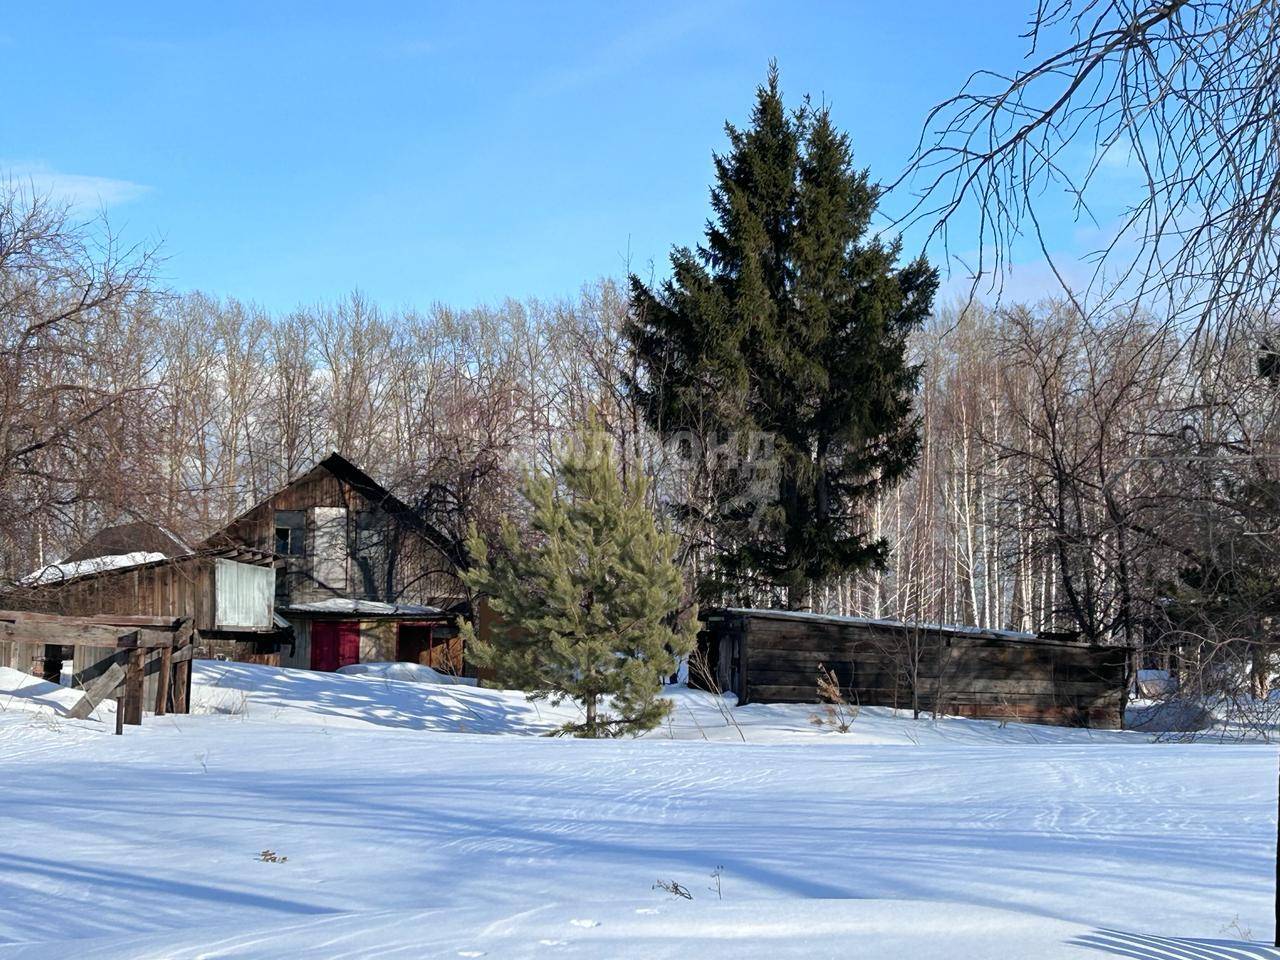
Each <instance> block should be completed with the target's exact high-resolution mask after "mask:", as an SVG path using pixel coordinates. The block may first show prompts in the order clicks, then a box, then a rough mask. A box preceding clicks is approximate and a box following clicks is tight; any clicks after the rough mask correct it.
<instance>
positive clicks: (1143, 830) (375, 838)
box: [0, 663, 1280, 960]
mask: <svg viewBox="0 0 1280 960" xmlns="http://www.w3.org/2000/svg"><path fill="white" fill-rule="evenodd" d="M197 680H198V681H199V684H200V686H199V688H198V690H197V697H196V702H197V705H198V706H200V707H201V708H202V709H206V710H214V711H216V710H222V711H224V712H223V713H216V712H215V713H208V714H205V715H193V716H189V717H166V718H151V717H148V718H147V720H146V721H145V723H144V725H143V726H142V727H141V728H128V729H127V730H126V734H125V736H124V737H119V738H117V737H114V736H112V735H111V733H110V731H111V730H112V728H113V723H112V719H113V718H112V715H111V714H110V712H109V710H107V711H103V713H102V719H101V720H97V721H85V722H78V721H69V720H65V719H57V718H54V717H51V716H44V715H37V714H33V713H28V712H24V711H23V710H21V709H19V708H17V707H15V706H13V705H12V704H11V705H10V706H9V707H8V708H7V709H5V710H3V711H0V818H2V819H0V838H3V842H0V960H17V958H19V957H21V958H29V957H65V956H75V957H83V958H95V957H97V958H102V960H121V958H125V957H140V956H146V957H157V958H158V957H191V958H195V957H223V956H226V957H277V956H313V957H399V956H404V957H423V956H442V957H443V956H470V955H476V956H490V957H515V956H539V957H541V956H557V957H559V956H565V957H570V956H571V957H614V956H616V957H621V958H626V960H631V958H642V957H643V958H649V957H667V956H670V957H681V958H684V957H701V956H706V957H719V956H725V957H730V956H732V957H735V958H740V957H744V956H745V957H755V956H760V957H768V958H770V960H777V958H781V957H791V956H796V957H801V956H804V957H810V956H841V957H844V956H869V957H880V956H884V957H890V956H893V957H903V956H906V957H910V958H911V960H928V958H931V957H934V956H937V957H944V956H945V957H948V958H956V957H962V958H963V957H980V956H990V957H993V958H996V957H1018V956H1028V957H1032V956H1034V957H1047V958H1056V957H1063V958H1068V957H1087V956H1092V957H1106V956H1112V957H1115V956H1121V957H1130V958H1137V960H1262V958H1270V957H1277V956H1280V954H1277V953H1275V952H1273V951H1271V950H1269V949H1267V948H1264V947H1262V946H1260V945H1258V944H1256V943H1246V942H1244V941H1243V940H1242V939H1241V937H1242V931H1252V934H1253V936H1254V938H1255V939H1256V938H1262V937H1268V936H1270V932H1271V931H1270V911H1271V902H1270V895H1271V892H1270V880H1271V871H1272V869H1273V862H1272V856H1273V850H1274V846H1273V845H1274V837H1275V822H1274V808H1275V793H1274V791H1275V779H1274V778H1275V751H1274V748H1269V747H1265V746H1258V745H1244V744H1241V745H1231V744H1198V745H1197V744H1190V745H1188V744H1152V743H1149V742H1148V741H1147V738H1145V737H1143V736H1139V735H1133V734H1124V733H1097V732H1095V733H1090V732H1089V731H1070V730H1054V729H1049V728H1033V727H1016V726H1015V725H1009V726H1008V727H1007V728H1000V727H999V726H998V725H997V724H987V723H981V722H974V721H956V720H951V721H940V722H938V723H933V722H930V721H912V720H910V719H908V718H905V717H899V716H894V715H893V714H892V713H891V712H890V711H887V710H881V711H876V710H864V711H863V713H862V715H861V716H860V717H859V719H858V721H857V723H856V724H855V728H854V731H853V732H852V733H850V734H848V735H840V734H833V733H826V732H821V731H816V730H814V729H813V728H812V727H811V726H810V725H809V724H808V722H807V718H808V710H807V709H806V708H803V707H785V708H779V707H760V708H757V707H744V708H741V709H740V710H737V711H736V712H735V716H736V717H737V718H738V722H739V724H740V725H741V729H742V731H743V733H744V734H745V736H746V738H747V740H748V742H746V743H743V742H741V736H740V734H739V732H738V730H737V729H736V728H734V727H733V726H732V725H731V724H729V723H728V722H726V721H725V720H724V719H723V718H722V717H721V716H720V713H719V711H718V710H717V709H716V708H715V707H714V706H713V705H712V703H711V701H710V699H709V698H707V697H706V696H705V695H702V694H697V693H694V692H690V691H681V692H678V693H677V694H676V698H677V702H678V709H677V711H676V717H675V718H674V719H673V722H672V724H671V725H669V726H668V727H666V728H664V729H663V730H659V731H655V732H654V733H653V734H651V735H650V736H648V737H646V738H643V739H639V740H623V741H606V742H588V741H577V740H564V739H548V738H543V737H530V736H527V734H528V733H530V732H545V731H547V730H549V729H551V728H553V727H555V726H556V725H557V724H559V723H561V722H563V720H564V719H565V718H567V717H569V716H571V715H572V711H571V709H570V708H569V707H567V706H562V707H560V708H554V707H550V706H549V705H547V704H545V703H543V704H537V705H530V704H527V703H526V702H525V701H524V700H523V698H522V697H520V696H519V695H516V694H511V693H507V692H504V691H487V690H476V689H474V688H460V687H453V686H449V687H442V686H433V685H429V684H413V683H404V682H398V681H387V680H382V679H375V680H371V679H365V678H359V677H337V676H333V675H316V674H300V673H299V672H297V671H285V670H273V669H270V668H261V667H246V666H243V665H238V664H206V663H201V664H198V667H197ZM226 711H231V712H226ZM460 722H461V723H462V724H463V726H464V728H466V729H469V730H473V731H484V733H485V734H488V735H481V733H480V732H473V733H457V732H455V731H456V730H457V728H458V724H459V723H460ZM522 734H526V735H522ZM704 738H705V739H704ZM263 850H272V851H275V852H276V853H277V854H278V855H279V856H282V857H287V858H288V859H287V860H286V861H284V862H279V863H270V862H261V861H260V860H258V859H256V858H257V856H258V855H259V853H260V852H261V851H263ZM718 867H719V868H721V869H722V878H721V880H722V885H723V900H720V899H718V898H717V895H716V893H715V892H714V889H713V886H714V881H713V879H712V877H711V874H712V871H713V870H715V869H716V868H718ZM659 880H663V881H675V882H677V883H680V884H682V885H683V886H684V887H686V888H687V889H688V890H689V891H690V892H691V893H692V895H693V897H694V899H693V900H692V901H685V900H681V899H673V898H672V897H671V896H670V895H668V894H667V893H664V892H663V891H661V890H659V889H655V888H654V885H655V883H656V882H657V881H659ZM1178 938H1199V939H1198V940H1188V939H1178ZM71 941H75V942H74V943H72V942H71ZM477 951H478V952H477Z"/></svg>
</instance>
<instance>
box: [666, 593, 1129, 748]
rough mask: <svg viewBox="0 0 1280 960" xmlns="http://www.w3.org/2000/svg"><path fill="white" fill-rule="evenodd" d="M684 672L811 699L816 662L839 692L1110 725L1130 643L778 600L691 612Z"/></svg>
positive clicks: (1120, 708)
mask: <svg viewBox="0 0 1280 960" xmlns="http://www.w3.org/2000/svg"><path fill="white" fill-rule="evenodd" d="M701 619H702V620H703V629H702V631H701V632H700V633H699V635H698V647H699V653H698V656H697V657H696V658H695V664H694V668H693V669H692V670H691V671H690V680H691V682H692V683H694V684H695V685H698V686H703V687H713V688H718V689H719V690H723V691H731V692H733V693H734V694H736V695H737V696H738V699H739V703H816V702H817V701H818V689H817V681H818V673H819V669H820V667H826V668H827V669H829V670H831V671H832V673H833V674H834V675H835V677H836V679H837V681H838V682H839V683H840V685H841V687H842V688H843V689H844V690H845V691H847V696H848V699H849V700H850V702H857V703H859V704H862V705H866V706H891V707H899V708H911V707H912V706H913V705H914V706H917V707H918V708H919V709H922V710H934V709H936V710H937V711H938V712H939V713H946V714H954V715H957V716H965V717H978V718H987V719H1012V720H1023V721H1030V722H1037V723H1050V724H1056V725H1060V726H1087V727H1099V728H1106V729H1118V728H1119V727H1121V726H1122V725H1123V719H1124V706H1125V698H1126V695H1127V690H1128V686H1129V679H1130V677H1129V670H1130V662H1131V653H1132V651H1131V650H1130V649H1129V648H1127V647H1122V646H1099V645H1092V644H1086V643H1080V642H1078V641H1075V640H1072V639H1068V638H1064V637H1061V636H1040V635H1036V634H1028V633H1016V632H1012V631H1005V630H986V629H979V628H976V627H955V626H941V625H936V624H913V623H904V622H902V621H897V620H876V619H869V618H863V617H839V616H826V615H821V614H812V613H801V612H793V611H786V610H747V609H713V610H708V611H705V612H704V613H703V614H702V615H701Z"/></svg>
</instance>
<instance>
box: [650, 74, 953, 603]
mask: <svg viewBox="0 0 1280 960" xmlns="http://www.w3.org/2000/svg"><path fill="white" fill-rule="evenodd" d="M726 131H727V133H728V139H729V150H728V152H727V153H725V154H723V155H720V154H717V155H715V156H714V160H715V171H716V181H715V184H714V186H713V187H712V190H711V207H712V213H713V217H712V219H711V220H710V221H709V222H708V224H707V228H706V239H705V241H704V243H703V244H701V245H699V247H698V248H697V250H696V251H694V250H690V249H688V248H684V247H681V248H676V249H675V250H673V252H672V254H671V266H672V276H671V278H670V279H669V280H667V281H666V282H665V283H663V284H661V286H659V287H658V288H657V289H652V288H650V287H649V286H648V285H646V284H645V283H643V282H641V281H640V280H639V279H638V278H636V277H634V276H633V277H631V302H632V319H631V322H630V324H629V328H628V335H629V339H630V341H631V345H632V348H633V350H634V352H635V358H636V360H637V364H636V368H637V370H638V371H639V373H638V376H636V377H635V378H634V380H633V381H632V383H631V387H632V390H633V392H634V394H635V396H636V398H637V400H638V402H639V403H640V405H641V407H642V409H643V410H644V412H645V415H646V418H647V420H648V422H649V424H650V425H651V426H652V427H653V428H654V429H656V430H657V431H658V432H659V433H660V434H662V435H664V436H672V435H675V434H677V433H680V432H683V431H685V430H690V429H696V430H699V431H702V433H703V434H704V435H705V434H706V432H707V431H708V428H709V429H710V430H711V431H712V432H713V433H714V434H715V435H716V439H717V440H718V441H719V442H721V443H724V442H725V441H726V438H732V439H733V443H735V444H737V449H738V450H739V451H740V452H741V453H744V454H746V453H748V452H749V451H750V450H751V449H752V448H753V447H754V446H755V445H756V441H753V440H751V439H750V438H751V437H752V436H756V437H759V436H762V435H763V436H766V437H768V438H769V442H770V443H771V445H772V449H773V452H774V455H775V457H776V467H777V469H776V472H775V473H774V474H773V476H774V478H775V480H774V481H773V482H771V494H772V497H771V502H769V503H765V504H758V503H747V502H744V501H743V498H742V496H741V495H740V489H738V490H731V489H728V485H726V486H725V487H722V488H721V491H720V503H719V504H718V505H717V508H716V509H715V510H714V511H713V516H712V517H711V520H710V522H711V523H712V525H714V527H715V531H716V538H715V539H716V542H717V544H718V549H719V557H718V558H717V560H718V562H717V564H716V566H717V567H718V571H717V574H716V575H715V576H712V577H709V578H707V580H706V581H705V582H704V584H703V585H702V593H703V596H704V598H710V597H719V598H721V599H723V598H725V597H726V596H734V595H740V592H739V590H737V589H735V588H746V587H748V586H750V585H758V584H761V583H764V584H768V585H770V586H771V587H772V588H775V589H778V590H780V591H782V592H783V593H784V594H785V597H786V600H787V602H788V604H789V605H790V606H792V607H800V606H803V605H804V603H805V600H806V598H807V596H808V593H809V587H810V586H811V585H812V584H814V583H818V582H821V581H824V580H827V579H829V578H831V577H834V576H836V575H839V574H842V573H847V572H851V571H855V570H859V569H864V568H867V567H873V566H878V565H881V564H883V562H884V557H885V552H886V548H885V544H884V542H883V541H882V540H880V539H877V538H875V537H874V536H872V534H871V532H870V530H869V525H868V523H867V521H866V518H865V516H864V512H865V511H864V509H863V508H864V507H865V505H866V503H867V502H868V501H869V500H871V499H873V498H874V497H876V496H877V495H878V494H879V493H880V492H881V491H882V490H884V489H886V488H888V487H890V486H891V485H892V484H894V483H896V482H897V481H898V480H900V479H901V478H902V477H903V476H904V475H905V474H906V473H907V472H908V471H909V470H910V469H911V467H912V466H913V465H914V463H915V460H916V457H917V453H918V448H919V430H918V423H917V419H916V417H915V416H914V414H913V411H912V398H913V395H914V393H915V390H916V386H917V383H918V379H919V369H918V368H917V367H916V366H913V365H912V364H911V363H910V362H909V360H908V356H907V337H908V334H909V333H910V332H911V331H912V330H913V329H914V328H915V327H917V326H918V325H919V324H920V323H921V322H922V321H923V320H924V319H925V318H926V317H927V316H928V314H929V312H930V310H931V309H932V305H933V297H934V293H935V291H936V289H937V284H938V279H937V272H936V271H935V270H934V269H933V268H931V267H930V266H929V264H928V263H927V262H926V261H924V260H923V259H918V260H915V261H913V262H911V263H909V264H907V265H906V266H904V267H898V266H897V261H898V258H899V255H900V252H901V241H900V240H894V241H892V242H889V243H885V242H884V241H882V240H881V239H880V238H878V237H876V236H873V235H869V234H868V229H869V225H870V221H871V217H872V215H873V213H874V212H875V209H876V204H877V201H878V198H879V195H880V191H879V188H878V187H877V186H876V185H874V184H872V183H870V182H869V180H868V176H867V172H866V171H865V170H863V171H858V170H855V169H854V167H853V154H852V150H851V148H850V145H849V139H848V137H847V136H846V135H845V134H844V133H841V132H840V131H838V130H836V128H835V127H834V126H833V125H832V122H831V115H830V110H829V108H827V107H825V106H824V107H813V106H811V105H810V104H809V103H808V102H807V101H806V102H805V104H804V105H803V106H802V107H801V108H800V109H799V110H796V111H790V112H789V111H788V110H787V109H786V108H785V106H784V104H783V101H782V95H781V93H780V91H779V88H778V71H777V66H776V64H770V68H769V75H768V80H767V81H766V83H765V84H764V85H763V86H761V87H760V88H759V89H758V91H757V94H756V104H755V109H754V111H753V112H752V116H751V125H750V127H749V128H748V129H746V130H739V129H738V128H737V127H735V126H733V125H732V124H726ZM727 476H730V477H734V476H735V475H734V474H733V472H732V471H730V472H729V474H727ZM740 480H741V475H740V474H738V475H736V480H734V481H732V482H738V481H740Z"/></svg>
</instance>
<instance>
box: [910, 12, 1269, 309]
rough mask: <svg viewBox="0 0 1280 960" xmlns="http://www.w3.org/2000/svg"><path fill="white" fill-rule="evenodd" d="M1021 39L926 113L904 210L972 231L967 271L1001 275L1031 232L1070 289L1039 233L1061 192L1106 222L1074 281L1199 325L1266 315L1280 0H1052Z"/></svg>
mask: <svg viewBox="0 0 1280 960" xmlns="http://www.w3.org/2000/svg"><path fill="white" fill-rule="evenodd" d="M1025 37H1026V39H1027V41H1028V45H1029V49H1028V52H1027V55H1026V58H1025V64H1024V66H1023V67H1022V68H1021V69H1019V70H1017V71H1016V72H1014V73H1012V74H1006V73H999V72H994V71H990V70H981V71H978V72H976V73H974V74H973V75H972V76H971V77H970V79H969V81H968V82H967V83H966V84H965V86H964V88H963V89H962V90H961V91H960V93H958V94H957V95H956V96H954V97H951V98H950V99H948V100H946V101H944V102H943V103H941V104H939V105H938V106H937V107H936V108H935V109H934V110H933V111H932V112H931V113H930V115H929V117H928V120H927V122H926V124H925V129H924V131H923V133H922V136H921V139H920V144H919V148H918V150H917V152H916V155H915V156H914V157H913V159H912V162H911V163H910V165H909V167H908V169H907V170H906V172H905V173H904V174H903V176H902V178H901V179H900V180H899V181H898V182H897V184H895V187H896V189H897V190H898V191H900V192H901V193H907V194H910V197H911V199H910V200H909V201H908V202H907V204H906V212H905V213H904V214H903V216H902V218H901V220H900V221H899V225H904V224H907V223H917V222H923V223H925V224H926V225H927V226H928V228H929V230H930V231H931V232H930V234H929V236H930V239H931V240H932V239H935V238H937V239H940V240H941V242H942V244H943V245H944V247H946V248H948V250H949V248H950V246H951V244H952V242H953V241H957V242H958V245H959V246H960V247H961V248H962V249H965V250H968V249H970V248H972V247H975V246H976V247H977V248H978V253H977V254H976V258H977V259H976V261H975V262H973V263H970V264H968V265H967V267H968V269H971V270H972V271H973V278H974V283H975V285H977V284H980V283H984V282H990V283H993V284H995V285H996V286H997V287H998V285H999V283H1000V278H1001V277H1002V276H1003V272H1004V270H1005V268H1007V267H1008V266H1009V257H1010V254H1011V251H1012V250H1013V247H1014V244H1015V242H1016V241H1017V240H1018V239H1019V238H1020V237H1023V236H1030V237H1033V238H1034V239H1035V241H1036V242H1037V243H1038V245H1039V247H1040V249H1041V252H1042V253H1043V254H1044V256H1045V257H1046V258H1048V259H1049V260H1050V262H1051V263H1052V264H1053V266H1054V269H1055V272H1058V276H1059V279H1060V280H1062V281H1063V283H1064V286H1070V284H1069V283H1068V282H1067V278H1065V277H1064V276H1063V273H1062V272H1060V271H1061V270H1062V264H1061V263H1060V262H1058V261H1057V260H1055V258H1054V256H1053V251H1052V250H1051V249H1050V246H1049V242H1048V240H1047V236H1048V235H1049V233H1050V230H1051V228H1052V227H1053V224H1051V223H1050V222H1049V221H1048V220H1047V219H1046V216H1047V214H1048V211H1049V207H1048V206H1047V205H1046V204H1047V202H1049V201H1052V200H1053V198H1054V197H1055V196H1061V195H1063V194H1064V193H1065V194H1066V195H1067V196H1068V197H1070V198H1071V200H1072V201H1073V202H1074V203H1075V205H1076V210H1077V213H1078V215H1079V216H1080V217H1082V218H1085V219H1086V220H1089V219H1092V218H1094V217H1097V218H1099V219H1098V221H1097V226H1098V227H1099V229H1100V232H1101V235H1102V237H1103V239H1102V240H1101V241H1100V243H1099V245H1098V248H1097V251H1096V256H1095V258H1094V263H1093V265H1094V270H1093V281H1092V283H1091V285H1090V288H1089V290H1088V291H1073V294H1074V293H1084V292H1087V293H1088V294H1089V295H1090V301H1091V303H1095V304H1096V303H1102V304H1104V305H1107V306H1111V305H1114V304H1115V303H1116V302H1118V301H1119V300H1124V301H1129V302H1137V301H1145V302H1146V303H1147V304H1148V306H1149V307H1151V308H1152V309H1155V310H1157V311H1158V312H1159V313H1161V314H1167V315H1168V316H1169V317H1170V318H1175V319H1184V320H1187V321H1191V322H1193V323H1194V324H1195V325H1196V326H1197V327H1198V328H1199V329H1201V330H1204V329H1206V328H1216V326H1217V324H1216V321H1218V320H1224V321H1232V320H1235V319H1238V318H1239V317H1241V316H1250V315H1252V316H1256V315H1259V314H1265V313H1267V312H1269V311H1270V310H1271V309H1272V308H1273V307H1274V306H1275V302H1276V295H1277V282H1278V281H1277V274H1276V270H1275V264H1276V262H1277V255H1278V254H1280V246H1278V245H1277V242H1276V239H1275V236H1274V227H1275V220H1276V216H1277V213H1280V142H1277V140H1278V137H1277V134H1278V131H1280V127H1278V126H1277V118H1278V117H1280V4H1277V3H1275V2H1274V0H1263V2H1255V0H1169V2H1167V3H1154V4H1153V3H1148V2H1146V0H1139V2H1133V0H1048V2H1041V3H1039V4H1038V5H1037V6H1036V8H1035V9H1034V10H1033V11H1032V13H1031V16H1030V20H1029V25H1028V29H1027V31H1026V33H1025ZM1117 166H1119V167H1122V168H1127V169H1128V170H1130V171H1136V172H1137V173H1139V174H1140V176H1141V180H1142V183H1141V185H1139V186H1137V187H1135V188H1133V189H1131V190H1130V191H1129V192H1130V193H1131V194H1132V195H1131V196H1128V197H1126V198H1125V199H1124V200H1123V201H1120V203H1119V204H1118V205H1117V204H1115V203H1114V201H1112V200H1109V199H1108V198H1107V197H1105V193H1106V191H1107V190H1108V188H1109V184H1108V182H1107V181H1108V176H1109V174H1110V173H1111V172H1112V168H1114V167H1117ZM1115 206H1118V209H1114V210H1113V209H1108V208H1109V207H1115ZM969 216H973V217H976V225H977V236H976V237H974V236H973V235H972V234H971V233H969V232H968V231H969V223H968V220H967V218H968V217H969ZM1113 217H1114V218H1115V219H1113ZM962 219H963V220H965V224H964V227H965V234H964V237H963V240H959V239H958V237H957V236H956V235H955V233H954V230H955V229H956V228H957V227H958V225H959V223H960V221H961V220H962ZM975 240H976V243H975Z"/></svg>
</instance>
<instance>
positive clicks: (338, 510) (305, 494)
mask: <svg viewBox="0 0 1280 960" xmlns="http://www.w3.org/2000/svg"><path fill="white" fill-rule="evenodd" d="M205 546H206V547H208V548H211V549H218V548H235V547H241V548H249V549H253V550H259V551H264V552H270V553H272V554H274V555H275V556H276V557H277V558H278V563H277V566H276V571H275V584H274V591H273V598H274V602H275V612H276V614H277V615H278V616H280V617H281V618H282V619H284V620H285V621H287V622H288V623H289V625H290V626H291V627H292V629H293V635H294V643H293V648H292V651H291V652H290V653H289V654H287V655H286V656H285V657H284V658H283V660H282V663H283V665H285V666H291V667H307V668H311V669H314V670H337V669H338V668H340V667H343V666H346V665H348V664H351V663H358V662H370V661H375V662H376V661H395V660H401V661H411V662H415V663H423V664H427V665H430V666H433V667H436V668H437V669H440V670H444V671H448V672H455V673H460V672H461V671H462V667H463V657H462V649H461V642H460V639H459V636H458V629H457V623H456V621H457V611H458V610H459V609H461V607H462V606H463V603H464V592H463V588H462V585H461V582H460V581H459V579H458V577H457V569H458V561H459V558H458V557H457V556H456V554H455V553H454V552H453V549H452V548H451V546H450V541H449V539H448V538H447V537H445V536H444V535H443V534H441V533H440V532H439V531H437V530H435V529H433V528H432V527H431V526H430V525H429V524H427V523H426V522H424V521H423V520H422V519H421V517H419V515H418V514H417V513H416V512H415V511H414V510H413V509H412V508H410V507H409V506H408V505H407V504H405V503H404V502H402V501H401V500H399V499H398V498H397V497H395V496H394V495H393V494H391V493H390V492H389V491H388V490H387V489H386V488H384V487H383V486H382V485H381V484H379V483H377V482H376V481H375V480H373V478H371V477H370V476H369V475H368V474H366V473H365V472H364V471H362V470H360V469H359V468H358V467H356V466H355V465H354V464H352V463H351V462H350V461H349V460H347V459H346V458H345V457H343V456H341V455H340V454H337V453H334V454H331V455H330V456H328V457H326V458H325V459H324V460H322V461H321V462H320V463H318V464H317V465H316V466H315V467H314V468H313V469H311V470H310V471H308V472H307V473H305V474H303V475H302V476H300V477H298V478H297V479H296V480H294V481H293V482H292V483H289V484H288V485H286V486H285V487H284V488H282V489H281V490H279V491H277V492H276V493H275V494H273V495H272V496H270V497H268V498H267V499H266V500H264V501H262V502H261V503H259V504H257V505H256V506H254V507H253V508H252V509H251V510H249V511H247V512H246V513H244V514H243V515H241V516H240V517H237V518H236V519H235V520H233V521H232V522H231V523H230V524H228V525H227V526H226V527H225V528H224V529H222V530H220V531H219V532H218V533H216V534H214V535H213V536H211V537H209V538H208V540H206V541H205Z"/></svg>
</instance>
